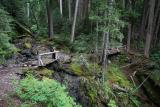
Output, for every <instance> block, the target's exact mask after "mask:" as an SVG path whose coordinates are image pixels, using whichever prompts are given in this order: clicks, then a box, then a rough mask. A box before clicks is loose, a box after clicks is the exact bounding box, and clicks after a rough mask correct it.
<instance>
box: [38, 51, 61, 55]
mask: <svg viewBox="0 0 160 107" xmlns="http://www.w3.org/2000/svg"><path fill="white" fill-rule="evenodd" d="M58 52H60V51H54V52H47V53H41V54H39V55H40V56H43V55H50V54H54V53H58Z"/></svg>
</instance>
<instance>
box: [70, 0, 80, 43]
mask: <svg viewBox="0 0 160 107" xmlns="http://www.w3.org/2000/svg"><path fill="white" fill-rule="evenodd" d="M78 4H79V0H76V6H75V12H74V20H73V25H72V33H71V42H73V41H74V38H75V27H76V20H77V13H78Z"/></svg>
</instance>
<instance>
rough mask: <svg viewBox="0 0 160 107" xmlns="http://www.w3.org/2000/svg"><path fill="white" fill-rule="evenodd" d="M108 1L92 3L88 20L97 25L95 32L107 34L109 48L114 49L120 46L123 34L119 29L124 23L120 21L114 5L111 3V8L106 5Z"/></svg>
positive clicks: (95, 0)
mask: <svg viewBox="0 0 160 107" xmlns="http://www.w3.org/2000/svg"><path fill="white" fill-rule="evenodd" d="M107 4H108V1H106V0H102V1H101V2H99V1H98V0H94V1H92V4H91V5H93V6H92V9H91V13H90V20H91V21H93V22H98V23H99V29H98V31H97V32H102V33H103V32H109V37H110V46H111V47H112V46H113V47H114V46H117V45H122V44H121V43H122V39H123V34H122V33H121V29H122V28H123V27H124V25H125V23H124V22H123V21H122V20H120V18H121V13H120V10H118V9H117V8H116V5H115V4H116V3H115V2H113V5H112V6H109V5H107Z"/></svg>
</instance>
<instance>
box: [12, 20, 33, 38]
mask: <svg viewBox="0 0 160 107" xmlns="http://www.w3.org/2000/svg"><path fill="white" fill-rule="evenodd" d="M14 22H15V24H16V25H17V26H18V27H20V28H21V29H22V30H23V31H25V32H26V33H27V34H29V35H31V36H33V37H34V34H33V33H32V32H31V31H30V30H29V29H28V28H26V27H25V26H24V25H22V24H21V23H20V22H18V21H17V20H15V21H14Z"/></svg>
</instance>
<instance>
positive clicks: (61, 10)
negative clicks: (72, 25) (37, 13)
mask: <svg viewBox="0 0 160 107" xmlns="http://www.w3.org/2000/svg"><path fill="white" fill-rule="evenodd" d="M59 5H60V13H61V16H62V17H63V7H62V5H63V2H62V0H59Z"/></svg>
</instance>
